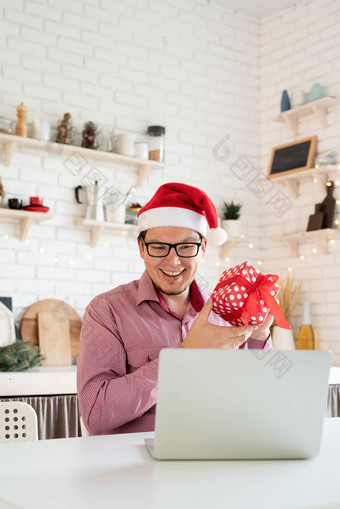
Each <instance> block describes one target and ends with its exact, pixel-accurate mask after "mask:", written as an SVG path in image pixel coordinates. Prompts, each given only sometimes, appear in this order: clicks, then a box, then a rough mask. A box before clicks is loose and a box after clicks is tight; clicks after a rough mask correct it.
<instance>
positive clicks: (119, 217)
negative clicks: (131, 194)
mask: <svg viewBox="0 0 340 509" xmlns="http://www.w3.org/2000/svg"><path fill="white" fill-rule="evenodd" d="M105 216H106V221H108V222H109V223H125V217H126V209H125V204H123V205H119V206H118V207H117V206H116V205H115V204H114V203H108V204H107V205H105Z"/></svg>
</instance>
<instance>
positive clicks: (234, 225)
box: [222, 219, 242, 238]
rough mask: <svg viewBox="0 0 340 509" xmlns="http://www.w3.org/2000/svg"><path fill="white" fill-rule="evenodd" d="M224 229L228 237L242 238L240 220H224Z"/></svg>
mask: <svg viewBox="0 0 340 509" xmlns="http://www.w3.org/2000/svg"><path fill="white" fill-rule="evenodd" d="M222 228H223V230H224V231H226V232H227V234H228V237H231V238H238V237H241V233H242V231H241V221H240V220H239V219H224V220H223V221H222Z"/></svg>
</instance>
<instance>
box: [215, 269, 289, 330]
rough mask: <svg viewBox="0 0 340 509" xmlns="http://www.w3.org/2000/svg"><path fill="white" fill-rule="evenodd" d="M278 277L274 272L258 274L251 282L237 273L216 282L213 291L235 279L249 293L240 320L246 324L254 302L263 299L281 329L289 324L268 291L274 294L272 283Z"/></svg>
mask: <svg viewBox="0 0 340 509" xmlns="http://www.w3.org/2000/svg"><path fill="white" fill-rule="evenodd" d="M278 279H279V276H277V275H276V274H268V275H266V276H265V275H263V274H260V275H259V276H258V277H257V279H256V281H255V283H254V284H252V283H250V282H249V281H248V280H247V279H246V278H245V277H244V276H242V275H241V274H239V275H238V276H234V277H232V278H230V279H228V280H224V281H221V282H220V283H218V284H217V286H216V288H215V290H214V292H215V291H216V290H219V289H220V288H223V287H225V285H226V284H231V283H234V282H236V281H237V283H239V284H240V285H243V286H245V287H246V288H247V291H248V294H249V295H248V298H247V301H246V303H245V306H244V308H243V311H242V314H241V320H242V322H243V323H244V324H245V325H248V323H249V318H250V316H251V315H252V313H253V312H252V309H254V308H256V302H257V301H260V300H263V302H264V303H265V304H266V305H267V307H268V308H269V309H270V311H271V313H272V314H273V315H274V318H275V321H276V323H277V325H278V326H279V327H281V328H282V329H290V326H289V324H288V322H287V320H286V319H285V317H284V315H283V313H282V311H281V308H280V306H279V305H278V303H277V302H276V299H275V297H274V295H272V294H271V293H270V292H273V293H274V294H275V290H274V283H276V281H278Z"/></svg>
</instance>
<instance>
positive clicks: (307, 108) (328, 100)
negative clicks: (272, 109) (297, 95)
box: [272, 96, 339, 136]
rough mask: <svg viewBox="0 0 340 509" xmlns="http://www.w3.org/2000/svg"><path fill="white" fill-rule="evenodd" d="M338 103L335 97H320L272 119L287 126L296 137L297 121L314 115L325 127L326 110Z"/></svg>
mask: <svg viewBox="0 0 340 509" xmlns="http://www.w3.org/2000/svg"><path fill="white" fill-rule="evenodd" d="M338 103H339V101H338V100H337V99H335V97H328V96H327V97H322V98H321V99H317V100H316V101H312V102H309V103H306V104H302V105H301V106H297V107H296V108H292V109H291V110H287V111H284V112H282V113H280V114H279V115H277V116H275V117H273V119H272V120H274V121H275V122H281V123H283V124H287V125H288V126H289V127H290V129H291V131H292V132H293V134H294V136H297V135H298V124H299V119H300V118H302V117H306V116H310V115H314V116H315V117H316V118H317V119H318V120H319V122H320V124H321V125H322V126H323V127H326V126H327V110H328V109H329V108H332V107H334V106H336V105H337V104H338Z"/></svg>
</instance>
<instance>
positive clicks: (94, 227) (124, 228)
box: [74, 219, 137, 247]
mask: <svg viewBox="0 0 340 509" xmlns="http://www.w3.org/2000/svg"><path fill="white" fill-rule="evenodd" d="M74 224H76V225H77V226H81V227H84V228H88V229H90V230H91V247H96V245H97V244H98V241H99V238H100V236H101V234H102V233H103V232H104V231H105V230H114V231H117V232H118V231H120V232H121V233H124V232H126V233H127V232H128V231H131V232H136V238H137V226H136V225H135V224H127V223H109V222H108V221H95V220H94V219H76V220H75V221H74Z"/></svg>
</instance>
